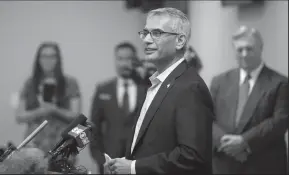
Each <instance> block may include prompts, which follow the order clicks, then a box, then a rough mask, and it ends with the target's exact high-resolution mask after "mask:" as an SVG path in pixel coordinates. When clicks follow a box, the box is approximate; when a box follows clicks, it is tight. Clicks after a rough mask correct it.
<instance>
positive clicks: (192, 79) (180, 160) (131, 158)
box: [104, 8, 214, 174]
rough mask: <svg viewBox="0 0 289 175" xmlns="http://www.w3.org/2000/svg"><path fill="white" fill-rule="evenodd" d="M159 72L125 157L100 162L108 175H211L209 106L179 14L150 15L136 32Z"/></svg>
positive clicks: (158, 11)
mask: <svg viewBox="0 0 289 175" xmlns="http://www.w3.org/2000/svg"><path fill="white" fill-rule="evenodd" d="M139 35H140V38H141V39H142V40H143V42H144V44H145V59H146V61H150V62H152V63H153V64H155V66H156V68H157V71H156V73H154V74H153V75H152V76H151V77H150V81H151V84H152V85H151V87H150V88H149V89H148V91H147V95H146V99H145V100H144V102H143V105H142V108H141V110H140V111H139V114H138V119H137V121H136V123H135V125H134V127H133V132H132V135H131V137H129V138H130V139H129V143H128V144H127V145H128V146H127V149H126V156H125V158H116V159H112V160H109V161H107V162H106V163H105V164H104V169H105V170H106V173H112V174H167V173H175V174H184V173H188V174H211V159H212V156H211V153H212V146H211V142H212V120H213V115H214V112H213V103H212V99H211V96H210V93H209V90H208V88H207V86H206V84H205V83H204V81H203V80H202V78H201V77H200V76H199V75H198V73H197V72H196V70H195V69H194V68H193V67H189V66H187V63H186V61H185V59H184V53H185V49H186V46H187V43H188V40H189V38H190V22H189V20H188V18H187V17H186V16H185V15H184V14H183V13H182V12H181V11H179V10H177V9H174V8H161V9H156V10H152V11H150V12H149V13H148V16H147V20H146V26H145V28H144V29H143V30H142V31H140V32H139Z"/></svg>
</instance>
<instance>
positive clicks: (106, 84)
mask: <svg viewBox="0 0 289 175" xmlns="http://www.w3.org/2000/svg"><path fill="white" fill-rule="evenodd" d="M116 81H117V78H116V77H113V78H110V79H107V80H104V81H102V82H98V83H97V84H96V87H97V88H99V89H103V88H107V87H109V86H112V85H113V84H115V83H116Z"/></svg>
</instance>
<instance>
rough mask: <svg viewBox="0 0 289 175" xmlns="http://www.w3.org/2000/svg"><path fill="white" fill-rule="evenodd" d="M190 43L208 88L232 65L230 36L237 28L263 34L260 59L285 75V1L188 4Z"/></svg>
mask: <svg viewBox="0 0 289 175" xmlns="http://www.w3.org/2000/svg"><path fill="white" fill-rule="evenodd" d="M189 6H190V15H189V16H190V19H191V23H192V39H191V44H192V45H193V46H194V47H195V48H196V51H197V52H198V53H199V55H200V57H201V59H202V61H203V62H204V69H203V71H202V72H201V75H202V76H203V78H204V80H205V81H206V83H207V84H208V85H210V83H211V79H212V77H213V76H214V75H216V74H218V73H220V72H224V71H226V70H228V69H230V68H233V67H234V66H236V61H235V57H234V52H233V48H232V45H231V38H230V37H231V34H232V33H233V32H234V31H235V30H236V29H237V28H238V26H240V25H243V24H246V25H250V26H253V27H256V28H258V29H259V30H260V32H261V34H262V35H263V38H264V42H265V46H264V53H263V59H264V60H265V62H266V63H267V65H269V66H271V67H273V68H274V69H275V70H278V71H279V72H281V73H283V74H284V75H288V1H266V2H265V4H264V6H263V7H251V8H242V9H238V8H237V7H223V6H222V5H221V3H220V1H190V5H189Z"/></svg>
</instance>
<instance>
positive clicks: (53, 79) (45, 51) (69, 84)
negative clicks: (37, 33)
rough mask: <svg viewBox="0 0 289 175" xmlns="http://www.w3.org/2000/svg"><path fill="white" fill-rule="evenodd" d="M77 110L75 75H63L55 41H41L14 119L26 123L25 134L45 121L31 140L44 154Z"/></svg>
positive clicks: (79, 109) (79, 97)
mask: <svg viewBox="0 0 289 175" xmlns="http://www.w3.org/2000/svg"><path fill="white" fill-rule="evenodd" d="M80 112H81V95H80V91H79V86H78V83H77V81H76V79H75V78H72V77H69V76H66V75H64V73H63V70H62V57H61V52H60V48H59V46H58V44H57V43H55V42H44V43H42V44H40V46H39V48H38V51H37V53H36V57H35V62H34V67H33V71H32V75H31V76H30V77H29V78H28V79H27V80H26V81H25V83H24V86H23V88H22V91H21V95H20V103H19V107H18V109H17V110H16V121H17V122H18V123H25V124H26V125H27V131H26V133H25V137H26V136H28V135H29V134H30V133H31V132H33V131H34V130H35V129H36V128H37V127H38V126H39V125H40V124H41V123H42V122H43V121H44V120H48V125H47V126H46V127H45V128H44V129H43V130H42V131H41V132H40V133H39V134H38V135H37V136H36V137H35V138H34V139H33V140H32V141H31V142H32V144H33V145H34V146H35V147H37V148H40V149H41V150H42V151H44V152H45V153H47V152H48V151H49V150H51V149H52V147H53V146H54V145H55V144H56V143H57V142H58V141H59V140H60V139H61V132H62V130H64V129H65V128H66V127H67V125H68V124H69V123H70V122H71V121H72V120H74V118H75V117H76V116H77V115H78V114H79V113H80ZM73 160H74V159H73Z"/></svg>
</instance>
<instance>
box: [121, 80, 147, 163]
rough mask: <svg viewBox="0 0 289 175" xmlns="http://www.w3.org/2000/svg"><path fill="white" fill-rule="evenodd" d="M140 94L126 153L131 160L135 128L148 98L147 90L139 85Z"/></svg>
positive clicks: (138, 94)
mask: <svg viewBox="0 0 289 175" xmlns="http://www.w3.org/2000/svg"><path fill="white" fill-rule="evenodd" d="M137 90H138V93H137V105H136V109H135V113H134V116H132V117H133V120H134V122H133V124H134V125H133V126H132V128H131V132H130V134H129V136H128V141H127V144H126V152H125V156H126V158H129V157H130V155H131V149H130V148H131V143H132V141H133V136H134V131H135V127H136V123H137V119H138V117H139V115H140V111H141V108H142V105H143V103H144V101H145V97H146V88H145V87H144V86H142V85H138V89H137Z"/></svg>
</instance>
